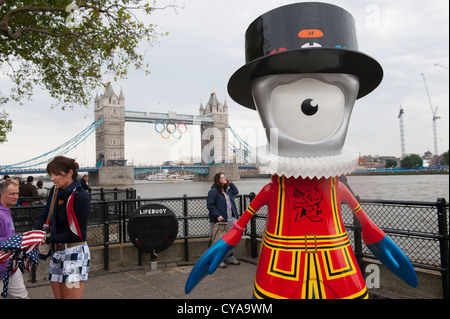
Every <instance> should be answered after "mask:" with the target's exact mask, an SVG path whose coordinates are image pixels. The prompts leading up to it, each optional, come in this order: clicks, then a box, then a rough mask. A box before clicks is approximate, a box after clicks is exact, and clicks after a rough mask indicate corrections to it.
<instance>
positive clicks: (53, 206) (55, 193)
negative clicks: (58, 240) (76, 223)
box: [43, 186, 58, 232]
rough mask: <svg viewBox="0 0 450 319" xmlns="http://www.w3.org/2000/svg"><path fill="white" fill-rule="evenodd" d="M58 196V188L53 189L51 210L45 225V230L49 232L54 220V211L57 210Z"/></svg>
mask: <svg viewBox="0 0 450 319" xmlns="http://www.w3.org/2000/svg"><path fill="white" fill-rule="evenodd" d="M57 195H58V187H56V186H55V187H54V188H53V196H52V201H51V203H50V210H49V211H48V215H47V220H46V222H45V224H44V227H43V229H44V230H45V231H46V232H48V231H49V230H50V223H51V220H52V215H53V210H54V208H55V203H56V196H57Z"/></svg>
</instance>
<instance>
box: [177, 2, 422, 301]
mask: <svg viewBox="0 0 450 319" xmlns="http://www.w3.org/2000/svg"><path fill="white" fill-rule="evenodd" d="M354 24H355V23H354V19H353V17H352V16H351V15H350V13H348V12H347V11H345V10H344V9H342V8H340V7H337V6H334V5H330V4H325V3H296V4H291V5H286V6H283V7H280V8H277V9H274V10H272V11H269V12H267V13H265V14H263V15H261V16H260V17H258V18H257V19H256V20H255V21H253V22H252V23H251V24H250V26H249V27H248V29H247V32H246V35H245V40H246V45H245V48H246V52H245V53H246V62H247V63H246V64H245V65H244V66H243V67H241V68H240V69H239V70H238V71H236V72H235V73H234V74H233V75H232V77H231V78H230V81H229V83H228V92H229V94H230V96H231V97H232V98H233V99H234V100H235V101H236V102H237V103H239V104H242V105H243V106H245V107H248V108H251V109H256V110H257V111H258V113H259V115H260V117H261V120H262V123H263V126H264V128H265V129H266V135H267V138H268V140H269V143H268V145H267V146H266V147H264V149H259V150H258V152H257V159H256V161H257V165H258V167H259V169H260V171H262V172H265V173H270V174H272V178H271V182H270V183H269V184H268V185H266V186H265V187H264V188H263V189H262V190H261V191H260V192H259V194H258V195H257V196H256V197H255V199H254V200H253V201H252V202H251V203H250V205H249V206H248V208H247V210H246V211H245V213H244V214H243V215H242V217H241V218H240V219H239V220H238V221H237V222H235V224H234V227H233V228H232V229H231V230H230V231H229V232H228V233H227V234H226V235H224V236H223V237H222V239H220V240H219V241H218V242H217V243H216V244H214V245H213V246H211V247H210V248H209V249H208V250H207V251H206V252H205V253H204V254H203V256H202V257H201V258H200V260H199V261H198V262H197V263H196V265H195V266H194V268H193V269H192V271H191V273H190V275H189V278H188V280H187V282H186V287H185V292H186V293H189V292H190V291H191V290H192V289H193V288H194V287H195V286H196V285H197V284H198V282H200V280H202V279H203V278H204V277H205V276H206V274H207V273H209V274H212V273H213V272H214V271H215V270H216V269H217V266H218V265H219V263H220V262H221V261H222V260H223V258H225V257H226V256H227V255H228V254H229V252H230V250H231V249H232V248H233V247H234V246H236V245H237V244H238V243H239V241H240V239H241V236H242V234H243V231H244V230H245V226H246V225H247V223H248V222H249V221H250V219H251V218H252V216H253V215H254V214H255V213H256V212H257V211H258V210H259V209H260V208H261V207H262V206H264V205H267V206H268V215H267V221H266V229H265V233H264V236H263V240H262V245H261V246H262V247H261V252H260V257H259V261H258V266H257V270H256V277H255V283H254V290H253V295H254V297H255V298H302V299H310V298H317V299H320V298H367V297H368V292H367V288H366V285H365V282H364V278H363V276H362V274H361V271H360V269H359V267H358V264H357V262H356V259H355V256H354V253H353V250H352V247H351V245H350V241H349V238H348V236H347V233H346V230H345V228H344V224H343V221H342V217H341V213H340V207H341V202H343V203H345V204H347V205H348V206H349V207H350V208H351V209H352V211H353V213H354V214H355V215H356V217H357V218H358V220H359V222H360V224H361V226H362V234H363V240H364V243H365V244H366V245H367V247H368V248H369V249H370V251H371V252H372V253H373V254H374V255H375V256H376V257H377V258H378V259H379V260H380V261H381V262H382V263H383V264H384V265H385V266H386V267H387V268H388V269H390V270H391V271H392V272H393V273H394V274H396V275H397V276H399V277H400V278H401V279H403V280H404V281H405V282H406V283H408V284H409V285H411V286H413V287H415V286H417V284H418V281H417V276H416V273H415V271H414V268H413V266H412V264H411V262H410V261H409V259H408V258H407V257H406V255H405V254H404V253H403V252H402V251H401V250H400V248H399V247H398V246H397V245H396V244H395V243H394V242H393V241H392V240H391V239H390V238H389V237H388V236H387V235H386V234H385V233H384V232H383V231H382V230H381V229H380V228H378V227H377V226H376V225H375V224H374V223H373V222H372V221H371V220H370V219H369V217H368V216H367V215H366V213H365V212H364V210H363V209H362V208H361V206H360V205H359V203H358V202H357V201H356V199H355V198H354V197H353V195H352V193H351V192H350V191H349V190H348V188H347V187H346V186H345V185H344V184H343V183H341V182H340V181H339V179H338V177H339V176H342V175H345V174H349V173H351V172H352V171H353V170H354V169H355V168H356V165H357V161H358V153H357V152H356V151H354V150H352V149H350V148H347V147H344V142H345V137H346V134H347V128H348V125H349V120H350V115H351V112H352V108H353V105H354V102H355V100H356V99H359V98H362V97H363V96H365V95H367V94H368V93H370V92H371V91H372V90H374V89H375V88H376V87H377V86H378V85H379V83H380V82H381V79H382V77H383V70H382V68H381V66H380V64H379V63H378V62H377V61H375V60H374V59H372V58H371V57H369V56H367V55H365V54H363V53H361V52H359V51H358V46H357V40H356V31H355V26H354Z"/></svg>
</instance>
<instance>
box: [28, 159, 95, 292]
mask: <svg viewBox="0 0 450 319" xmlns="http://www.w3.org/2000/svg"><path fill="white" fill-rule="evenodd" d="M78 168H79V166H78V163H77V162H75V160H74V159H71V158H67V157H64V156H57V157H55V158H54V159H53V160H52V161H50V162H49V163H48V165H47V173H48V174H49V175H50V177H51V180H52V182H53V183H54V184H55V186H54V187H53V188H52V189H51V191H50V193H49V196H48V200H47V205H46V208H45V210H44V213H43V214H42V216H41V217H40V219H39V220H38V222H37V223H36V225H35V227H34V228H35V229H43V228H45V227H46V226H47V227H48V226H49V228H50V229H49V234H48V236H47V237H46V239H45V244H49V245H51V246H52V255H51V259H50V266H49V280H50V282H51V286H52V290H53V294H54V296H55V298H56V299H79V298H82V296H83V290H84V282H85V281H86V280H87V279H88V272H89V263H90V252H89V247H88V245H87V244H86V231H87V222H88V217H89V212H90V197H89V194H88V193H87V192H86V191H85V190H84V189H83V188H82V187H81V184H80V182H79V181H78V180H77V177H78V172H77V169H78ZM52 199H53V201H54V205H52V204H51V202H52ZM51 207H52V208H53V209H52V211H51V212H50V210H51V209H50V208H51ZM49 213H50V216H51V217H50V218H49V219H48V217H49ZM46 221H47V222H46ZM47 224H48V225H47ZM44 230H45V229H44Z"/></svg>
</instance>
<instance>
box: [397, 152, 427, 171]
mask: <svg viewBox="0 0 450 319" xmlns="http://www.w3.org/2000/svg"><path fill="white" fill-rule="evenodd" d="M422 166H423V158H422V157H420V155H418V154H411V155H408V156H406V157H405V158H404V159H402V162H401V167H402V168H419V167H422Z"/></svg>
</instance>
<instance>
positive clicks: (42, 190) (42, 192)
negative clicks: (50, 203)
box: [36, 181, 47, 203]
mask: <svg viewBox="0 0 450 319" xmlns="http://www.w3.org/2000/svg"><path fill="white" fill-rule="evenodd" d="M36 189H37V193H38V196H39V197H41V198H40V199H39V203H44V202H45V199H46V198H47V190H46V189H45V188H44V183H43V182H42V181H37V183H36Z"/></svg>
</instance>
